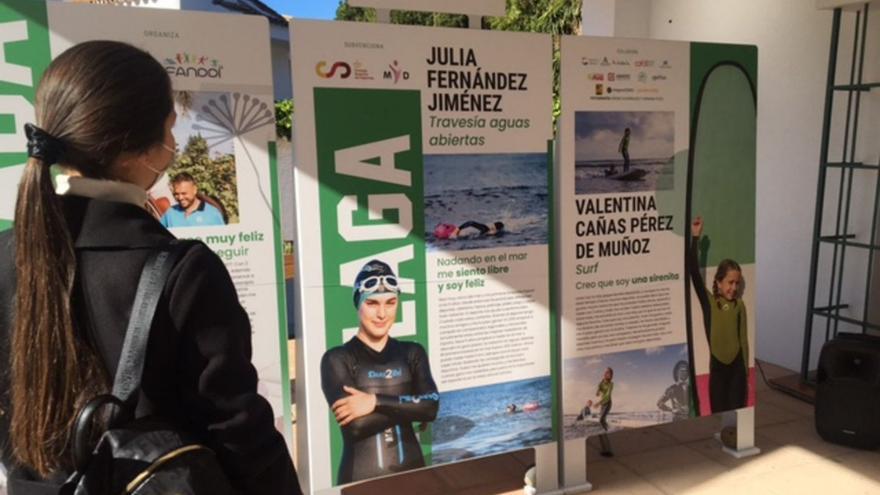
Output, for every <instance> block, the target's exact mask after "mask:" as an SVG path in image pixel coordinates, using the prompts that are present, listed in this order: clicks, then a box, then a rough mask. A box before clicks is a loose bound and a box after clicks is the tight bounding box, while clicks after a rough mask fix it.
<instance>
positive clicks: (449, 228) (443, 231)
mask: <svg viewBox="0 0 880 495" xmlns="http://www.w3.org/2000/svg"><path fill="white" fill-rule="evenodd" d="M467 229H473V230H474V231H476V235H478V236H497V235H501V234H503V233H504V223H503V222H495V223H493V224H492V225H485V224H482V223H479V222H474V221H473V220H468V221H467V222H465V223H463V224H461V225H459V226H458V227H456V226H455V225H453V224H451V223H438V224H437V226H436V227H434V237H436V238H437V239H458V238H459V237H467V236H469V235H471V234H472V232H468V231H467Z"/></svg>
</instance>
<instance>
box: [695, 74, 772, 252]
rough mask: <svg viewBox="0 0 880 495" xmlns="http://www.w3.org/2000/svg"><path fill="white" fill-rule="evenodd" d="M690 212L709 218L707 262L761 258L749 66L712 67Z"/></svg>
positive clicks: (699, 107) (702, 106)
mask: <svg viewBox="0 0 880 495" xmlns="http://www.w3.org/2000/svg"><path fill="white" fill-rule="evenodd" d="M694 118H695V121H696V122H695V123H696V129H695V130H694V132H693V136H694V139H693V142H692V143H691V147H692V152H693V162H692V163H691V174H692V175H691V176H692V182H691V209H690V217H691V218H694V217H696V216H697V215H700V216H702V217H703V219H704V223H705V227H704V236H703V241H702V242H703V246H702V248H703V249H702V250H701V251H702V255H703V259H701V264H702V265H704V266H714V265H717V264H718V263H719V262H720V261H721V260H722V259H724V258H732V259H734V260H736V261H738V262H739V263H745V264H749V263H754V262H755V150H756V129H757V128H756V126H757V120H756V109H755V94H754V90H753V87H752V84H751V81H750V79H749V76H748V75H747V73H746V71H745V69H744V68H742V67H741V66H739V65H738V64H735V63H722V64H719V65H717V66H715V67H714V68H712V69H710V70H709V71H708V73H707V75H706V77H705V80H704V83H703V85H702V88H701V94H700V95H698V97H697V102H696V108H694Z"/></svg>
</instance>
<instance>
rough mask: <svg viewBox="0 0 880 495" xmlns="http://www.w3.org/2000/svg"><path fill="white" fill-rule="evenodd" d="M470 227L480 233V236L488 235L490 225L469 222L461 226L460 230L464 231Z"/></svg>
mask: <svg viewBox="0 0 880 495" xmlns="http://www.w3.org/2000/svg"><path fill="white" fill-rule="evenodd" d="M468 227H473V228H475V229H477V230H478V231H480V235H486V232H489V226H488V225H484V224H482V223H480V222H475V221H473V220H468V221H467V222H465V223H463V224H461V225H459V226H458V230H459V231H462V230H464V229H466V228H468Z"/></svg>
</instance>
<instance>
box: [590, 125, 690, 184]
mask: <svg viewBox="0 0 880 495" xmlns="http://www.w3.org/2000/svg"><path fill="white" fill-rule="evenodd" d="M674 115H675V114H674V113H673V112H576V113H575V194H600V193H615V192H635V191H656V190H666V189H672V188H673V186H674V182H675V181H674V178H675V175H674V173H675V170H674V167H673V164H674V155H675V125H674V124H675V122H674Z"/></svg>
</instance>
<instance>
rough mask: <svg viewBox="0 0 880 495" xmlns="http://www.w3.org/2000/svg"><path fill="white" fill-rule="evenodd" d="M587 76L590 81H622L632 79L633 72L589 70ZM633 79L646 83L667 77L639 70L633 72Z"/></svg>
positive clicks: (663, 79)
mask: <svg viewBox="0 0 880 495" xmlns="http://www.w3.org/2000/svg"><path fill="white" fill-rule="evenodd" d="M587 78H588V79H589V80H590V81H608V82H624V81H631V80H632V79H633V74H628V73H620V72H591V73H590V74H587ZM635 79H636V80H637V81H639V82H640V83H647V82H648V81H665V80H667V79H668V78H667V77H666V76H665V75H663V74H648V73H647V72H645V71H641V72H639V73H638V74H635Z"/></svg>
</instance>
